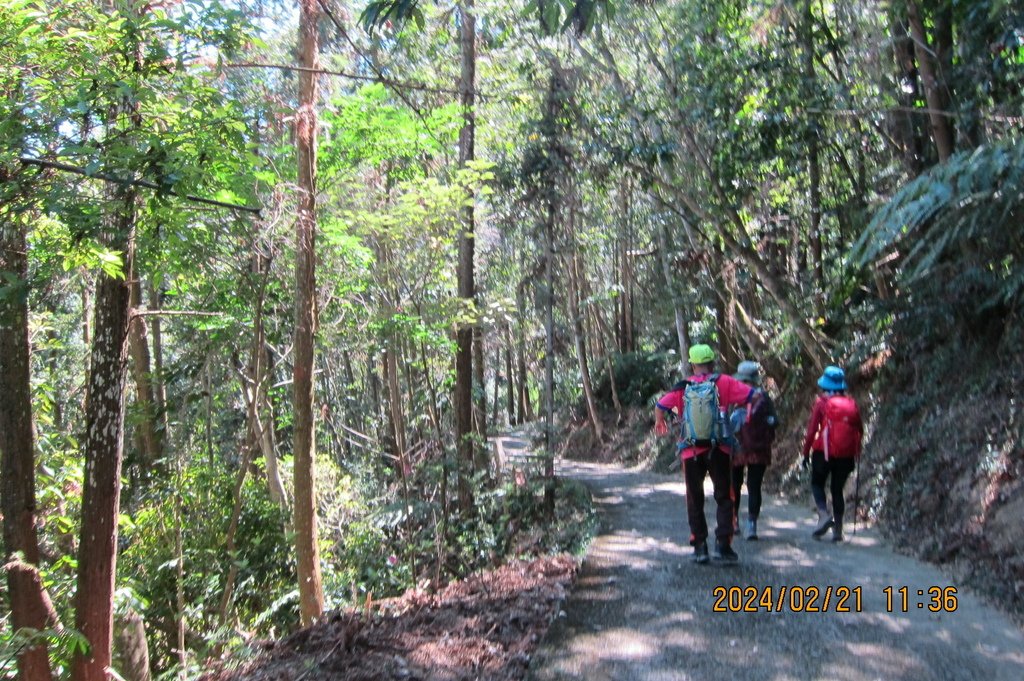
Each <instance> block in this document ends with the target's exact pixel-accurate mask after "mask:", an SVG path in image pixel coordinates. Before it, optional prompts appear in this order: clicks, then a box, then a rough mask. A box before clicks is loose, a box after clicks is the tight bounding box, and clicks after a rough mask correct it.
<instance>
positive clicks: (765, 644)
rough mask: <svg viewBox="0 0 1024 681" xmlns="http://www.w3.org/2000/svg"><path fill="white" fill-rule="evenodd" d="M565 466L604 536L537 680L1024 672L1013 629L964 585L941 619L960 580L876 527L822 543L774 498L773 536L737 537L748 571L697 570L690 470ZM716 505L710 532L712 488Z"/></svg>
mask: <svg viewBox="0 0 1024 681" xmlns="http://www.w3.org/2000/svg"><path fill="white" fill-rule="evenodd" d="M560 474H561V475H564V476H568V477H572V478H575V479H577V480H580V481H582V482H583V483H585V484H586V485H587V486H588V487H589V488H590V489H591V490H592V493H593V495H594V501H595V505H596V506H597V508H598V512H599V515H600V522H601V529H600V530H599V535H598V537H597V538H596V539H595V541H594V542H593V544H592V545H591V547H590V549H589V551H588V553H587V556H586V558H585V560H584V563H583V566H582V568H581V571H580V574H579V577H578V580H577V582H576V584H575V586H574V587H573V590H572V593H571V594H570V596H569V598H568V600H567V601H566V603H565V604H564V606H563V610H564V613H565V614H564V616H560V617H559V618H558V619H557V621H556V622H555V624H554V625H553V626H552V628H551V630H550V631H549V633H548V635H547V637H546V638H545V640H544V642H543V644H542V646H541V648H540V649H539V650H538V652H537V654H536V655H535V656H534V659H533V661H532V663H531V675H530V678H531V679H533V680H534V681H554V680H559V681H568V680H570V679H580V680H583V679H586V681H605V680H615V681H620V680H622V681H625V680H632V679H644V680H661V679H673V680H681V679H695V680H700V679H725V678H728V679H731V680H732V681H736V680H739V681H742V680H744V679H843V680H846V679H849V680H851V681H861V680H864V681H873V680H875V679H906V680H908V681H909V680H911V679H913V680H914V681H918V680H930V679H936V680H938V679H943V680H945V679H977V678H984V679H1006V680H1007V681H1009V680H1011V679H1012V680H1014V681H1019V680H1020V679H1024V636H1022V632H1021V630H1020V629H1019V628H1018V627H1017V626H1016V625H1014V624H1013V623H1012V622H1011V621H1010V620H1009V619H1008V618H1007V617H1006V616H1004V615H1003V614H1001V613H999V612H998V611H996V610H995V609H993V608H991V607H988V606H986V605H984V604H983V603H982V602H981V601H980V600H979V599H977V598H976V597H974V596H973V595H972V594H970V593H967V592H966V591H964V590H963V589H957V590H956V592H955V594H954V593H953V592H951V591H944V592H941V591H940V592H939V601H938V604H939V605H940V606H941V608H940V610H941V611H940V612H929V611H928V606H929V605H930V604H931V600H930V599H931V597H932V594H929V593H928V590H929V589H931V588H932V587H937V588H938V589H944V588H948V587H956V585H955V584H951V583H950V582H949V581H948V578H947V577H944V576H943V575H942V573H941V572H940V571H939V570H938V569H937V568H935V567H933V566H930V565H927V564H923V563H920V562H918V561H915V560H913V559H910V558H907V557H904V556H899V555H897V554H895V553H893V552H892V550H891V549H890V548H889V547H887V546H886V545H885V544H884V543H883V542H882V541H881V539H880V538H879V536H878V534H877V533H876V532H874V531H873V530H870V529H869V530H863V529H862V530H860V531H858V532H857V535H856V536H855V537H853V538H852V540H851V541H848V542H845V543H842V544H833V543H832V542H829V541H826V542H818V541H815V540H814V539H812V538H811V537H810V529H811V527H812V522H813V521H812V516H811V514H810V512H809V510H808V509H807V508H804V507H798V506H795V505H791V504H786V503H783V502H780V501H779V500H777V499H771V498H769V499H766V505H765V508H764V510H763V511H762V519H761V523H760V525H761V527H763V530H762V531H761V533H760V535H761V537H762V539H761V541H756V542H748V541H743V540H741V539H737V541H736V542H735V547H736V549H737V551H738V552H739V554H740V564H739V565H738V566H725V565H722V564H719V563H715V562H712V563H711V564H710V565H696V564H694V563H692V562H691V551H692V550H691V548H690V547H689V545H688V536H689V535H688V529H687V523H686V513H685V496H684V491H683V484H682V481H681V480H680V479H679V478H678V477H666V476H659V475H655V474H650V473H643V472H634V471H628V470H625V469H622V468H618V467H615V466H603V465H599V464H580V463H575V462H565V463H563V464H561V468H560ZM705 512H706V514H707V517H708V519H709V522H710V523H711V524H712V531H713V524H714V500H713V499H712V498H711V497H710V495H708V500H707V505H706V508H705ZM839 587H845V588H846V589H848V590H849V595H848V597H847V598H846V599H845V601H843V602H842V603H841V602H840V601H841V600H842V599H841V596H843V595H844V593H845V592H844V591H843V590H842V589H839ZM890 587H891V592H890V595H889V596H887V594H886V591H885V590H886V589H887V588H890ZM901 587H906V588H907V591H906V593H907V611H906V612H903V596H902V593H901V592H900V591H899V590H900V589H901ZM783 589H785V591H783ZM918 590H921V591H922V592H923V593H922V595H919V594H918ZM826 594H829V602H828V604H827V605H826V603H825V595H826ZM762 598H764V599H765V600H762ZM769 600H770V601H771V604H770V605H768V604H767V603H768V601H769ZM919 603H920V604H921V607H918V604H919ZM716 605H717V606H719V608H718V609H721V610H724V612H716ZM842 606H845V608H846V609H848V610H849V612H839V611H838V610H840V609H841V608H842ZM954 606H955V610H954ZM745 609H750V610H753V611H750V612H748V611H745ZM813 609H816V610H817V611H812V610H813ZM890 610H891V612H890Z"/></svg>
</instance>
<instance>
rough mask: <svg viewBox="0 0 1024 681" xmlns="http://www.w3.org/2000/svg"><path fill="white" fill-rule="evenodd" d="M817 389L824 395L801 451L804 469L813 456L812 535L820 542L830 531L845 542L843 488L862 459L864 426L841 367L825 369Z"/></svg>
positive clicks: (820, 397) (808, 425)
mask: <svg viewBox="0 0 1024 681" xmlns="http://www.w3.org/2000/svg"><path fill="white" fill-rule="evenodd" d="M818 387H819V388H821V395H819V396H818V398H817V399H816V400H815V402H814V407H813V408H812V409H811V418H810V420H808V421H807V433H806V435H805V436H804V446H803V452H802V456H803V460H802V465H803V467H804V468H805V469H806V468H807V463H808V455H809V454H810V457H811V461H810V464H811V495H812V496H813V497H814V505H815V506H816V507H817V509H818V525H817V527H815V528H814V531H813V532H812V533H811V535H812V536H813V537H814V538H815V539H820V538H821V537H822V536H823V535H824V534H825V533H826V532H827V531H828V530H829V529H830V528H831V530H832V541H843V514H844V511H845V510H846V500H845V498H844V497H843V486H844V485H845V484H846V480H847V479H848V478H849V477H850V473H852V472H853V470H854V467H855V465H856V460H857V459H858V458H859V457H860V452H861V443H862V441H863V438H864V424H863V422H862V421H861V418H860V410H859V409H858V408H857V403H856V402H855V401H854V399H853V398H852V397H850V396H849V395H847V394H846V387H847V386H846V373H845V372H844V371H843V370H842V368H840V367H837V366H828V367H825V371H824V373H822V375H821V378H819V379H818ZM812 452H813V453H812ZM830 478H831V481H830V484H829V489H830V491H831V493H832V512H831V513H830V512H829V510H828V503H827V501H826V499H825V482H826V481H827V480H829V479H830Z"/></svg>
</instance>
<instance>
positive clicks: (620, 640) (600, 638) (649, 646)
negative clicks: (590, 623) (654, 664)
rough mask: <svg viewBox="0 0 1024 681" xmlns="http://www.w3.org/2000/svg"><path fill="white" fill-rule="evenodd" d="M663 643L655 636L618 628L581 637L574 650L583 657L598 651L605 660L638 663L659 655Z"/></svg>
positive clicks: (577, 640)
mask: <svg viewBox="0 0 1024 681" xmlns="http://www.w3.org/2000/svg"><path fill="white" fill-rule="evenodd" d="M662 643H663V642H662V641H661V640H659V639H657V638H655V637H653V636H648V635H646V634H641V633H639V632H637V631H634V630H632V629H623V628H620V627H616V628H615V629H607V630H605V631H600V632H597V633H594V634H585V635H581V636H579V637H578V638H577V639H576V642H575V643H574V644H573V650H574V652H576V653H577V654H581V655H590V654H593V651H595V650H598V651H601V653H600V657H601V658H602V659H604V660H624V661H637V660H644V659H647V658H651V657H654V656H655V655H658V654H659V651H660V647H661V645H662Z"/></svg>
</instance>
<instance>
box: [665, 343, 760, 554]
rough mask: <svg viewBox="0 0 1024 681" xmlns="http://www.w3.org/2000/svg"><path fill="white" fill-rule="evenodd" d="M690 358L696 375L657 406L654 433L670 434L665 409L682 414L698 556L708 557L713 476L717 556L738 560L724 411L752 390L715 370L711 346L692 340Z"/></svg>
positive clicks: (747, 398) (681, 444)
mask: <svg viewBox="0 0 1024 681" xmlns="http://www.w3.org/2000/svg"><path fill="white" fill-rule="evenodd" d="M689 359H690V365H691V367H692V369H693V375H691V376H690V377H689V378H687V379H686V380H684V381H681V382H680V383H678V384H676V385H675V386H674V387H673V388H672V389H671V390H669V391H668V392H667V393H665V394H664V395H662V397H661V399H659V400H658V403H657V405H656V406H655V409H654V432H655V434H657V435H665V434H667V433H668V423H667V422H666V420H665V415H666V414H670V415H675V416H677V417H678V418H679V422H680V437H679V456H680V458H681V459H682V463H683V478H684V480H685V482H686V515H687V519H688V520H689V523H690V545H691V546H693V559H694V561H695V562H697V563H707V562H708V560H709V557H708V543H707V539H708V523H707V518H705V517H704V479H705V478H706V477H707V476H708V475H710V476H711V483H712V486H713V488H714V497H715V502H716V504H717V505H718V510H717V513H716V520H717V522H718V524H717V527H716V528H715V557H716V558H719V559H721V560H722V561H723V562H725V563H736V562H738V561H739V556H737V555H736V551H735V550H733V548H732V538H733V499H732V486H731V474H732V463H731V462H730V460H729V455H730V451H731V448H730V445H729V443H728V442H727V437H728V432H727V426H726V422H727V418H726V414H727V413H728V409H729V408H730V407H735V406H739V405H742V404H746V403H747V402H749V401H750V399H751V397H752V396H753V394H754V391H753V389H752V388H751V387H750V386H748V385H745V384H743V383H741V382H739V381H737V380H736V379H735V378H733V377H732V376H729V375H720V374H717V373H714V368H715V352H714V350H712V349H711V347H710V346H707V345H694V346H693V347H691V348H690V352H689Z"/></svg>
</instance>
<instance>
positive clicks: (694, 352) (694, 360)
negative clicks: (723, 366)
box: [690, 344, 715, 364]
mask: <svg viewBox="0 0 1024 681" xmlns="http://www.w3.org/2000/svg"><path fill="white" fill-rule="evenodd" d="M714 361H715V351H714V350H712V349H711V346H710V345H703V344H701V345H692V346H690V364H711V363H712V362H714Z"/></svg>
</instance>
